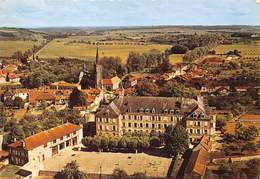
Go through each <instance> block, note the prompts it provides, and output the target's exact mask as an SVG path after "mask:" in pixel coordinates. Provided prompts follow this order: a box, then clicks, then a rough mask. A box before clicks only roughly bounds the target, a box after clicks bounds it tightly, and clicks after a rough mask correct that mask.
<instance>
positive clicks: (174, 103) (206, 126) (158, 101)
mask: <svg viewBox="0 0 260 179" xmlns="http://www.w3.org/2000/svg"><path fill="white" fill-rule="evenodd" d="M199 103H202V102H201V100H195V99H187V98H176V97H169V98H167V97H140V96H125V97H123V96H120V97H119V98H117V99H116V100H114V101H113V102H111V103H110V104H109V105H107V106H105V107H103V108H101V109H100V110H99V111H98V112H97V114H96V132H97V134H98V135H102V134H112V135H119V136H122V135H123V134H125V133H128V132H146V133H150V132H152V131H155V132H159V133H162V132H164V130H165V129H166V128H167V126H168V125H175V124H176V123H178V122H180V123H182V124H184V126H185V127H186V128H187V131H188V133H189V134H190V137H191V138H190V141H193V140H195V139H196V138H197V137H201V136H202V135H203V134H205V135H213V134H214V133H215V120H214V116H213V115H211V114H210V113H209V112H208V111H207V109H206V108H205V107H204V106H201V104H199ZM191 116H192V117H191ZM193 122H194V124H195V123H196V129H197V128H198V127H200V132H198V133H196V135H193V132H192V133H190V132H191V129H192V131H193V130H194V131H198V130H195V128H194V129H193V128H191V125H190V124H193ZM187 124H188V125H187Z"/></svg>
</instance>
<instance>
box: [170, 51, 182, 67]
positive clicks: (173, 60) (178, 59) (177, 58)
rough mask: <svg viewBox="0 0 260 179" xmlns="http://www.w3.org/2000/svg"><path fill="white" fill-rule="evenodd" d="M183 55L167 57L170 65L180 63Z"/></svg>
mask: <svg viewBox="0 0 260 179" xmlns="http://www.w3.org/2000/svg"><path fill="white" fill-rule="evenodd" d="M183 56H184V55H182V54H172V55H170V56H169V58H170V63H171V64H173V65H174V64H176V63H182V58H183Z"/></svg>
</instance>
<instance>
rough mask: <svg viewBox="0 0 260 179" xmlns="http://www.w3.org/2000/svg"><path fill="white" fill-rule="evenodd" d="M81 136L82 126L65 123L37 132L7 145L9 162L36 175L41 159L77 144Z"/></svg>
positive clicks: (40, 165) (40, 167) (41, 162)
mask: <svg viewBox="0 0 260 179" xmlns="http://www.w3.org/2000/svg"><path fill="white" fill-rule="evenodd" d="M82 138H83V131H82V127H81V126H78V125H75V124H71V123H66V124H63V125H60V126H58V127H54V128H51V129H49V130H46V131H43V132H40V133H37V134H35V135H32V136H30V137H27V138H25V139H24V140H19V141H16V142H14V143H12V144H10V145H9V162H10V163H11V164H15V165H20V166H22V169H25V170H28V171H31V172H32V177H35V176H38V172H39V170H41V169H42V164H43V161H44V160H46V159H49V158H51V157H52V156H53V155H56V154H59V153H60V151H62V150H64V149H66V148H69V147H73V146H76V145H79V144H80V143H81V140H82Z"/></svg>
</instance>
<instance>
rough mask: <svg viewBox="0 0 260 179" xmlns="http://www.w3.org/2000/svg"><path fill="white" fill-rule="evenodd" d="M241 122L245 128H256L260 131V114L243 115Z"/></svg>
mask: <svg viewBox="0 0 260 179" xmlns="http://www.w3.org/2000/svg"><path fill="white" fill-rule="evenodd" d="M239 121H240V122H241V124H242V125H243V126H245V127H249V126H255V127H257V128H258V129H260V114H242V115H241V116H240V118H239Z"/></svg>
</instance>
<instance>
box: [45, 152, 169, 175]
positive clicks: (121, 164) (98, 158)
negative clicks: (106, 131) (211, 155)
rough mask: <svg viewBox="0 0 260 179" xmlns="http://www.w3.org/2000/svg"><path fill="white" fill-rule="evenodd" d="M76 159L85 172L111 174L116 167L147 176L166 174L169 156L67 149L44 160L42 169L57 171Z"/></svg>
mask: <svg viewBox="0 0 260 179" xmlns="http://www.w3.org/2000/svg"><path fill="white" fill-rule="evenodd" d="M73 160H76V161H77V163H78V165H79V166H80V170H83V171H85V172H87V173H100V172H101V173H102V174H111V173H113V170H114V169H116V168H120V169H123V170H125V171H126V172H127V173H128V174H133V173H134V172H144V173H146V175H147V176H155V177H156V176H158V177H159V176H166V175H167V172H168V168H169V166H170V163H171V159H170V158H162V157H155V156H150V155H147V154H144V153H139V154H133V153H109V152H107V153H103V152H102V153H101V152H100V153H99V152H83V151H73V150H71V149H67V150H65V151H63V152H62V153H61V154H59V155H56V156H54V157H53V158H51V159H49V160H46V161H45V162H44V170H50V171H59V170H61V169H62V168H63V167H64V166H65V164H66V163H68V162H70V161H73Z"/></svg>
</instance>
